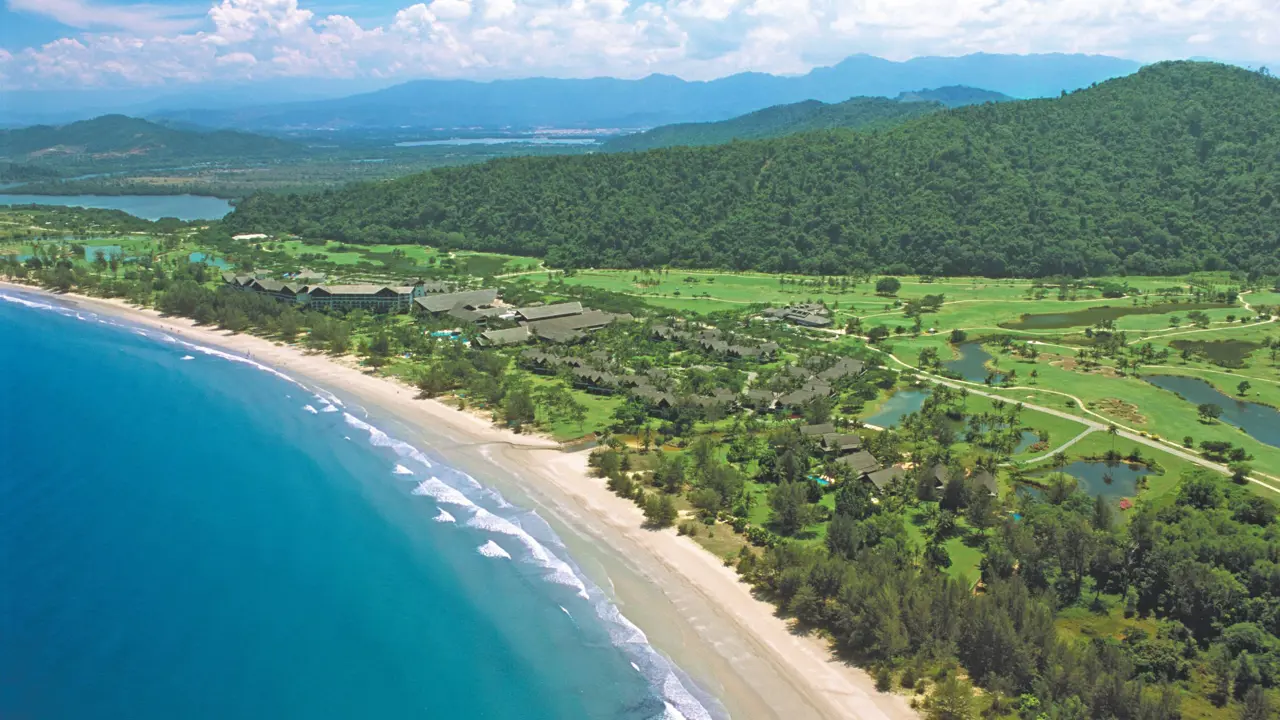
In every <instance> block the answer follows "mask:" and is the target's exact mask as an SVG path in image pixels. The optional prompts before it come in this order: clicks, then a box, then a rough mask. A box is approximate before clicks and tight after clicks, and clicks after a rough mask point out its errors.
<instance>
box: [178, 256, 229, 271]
mask: <svg viewBox="0 0 1280 720" xmlns="http://www.w3.org/2000/svg"><path fill="white" fill-rule="evenodd" d="M187 262H193V263H204V264H206V265H211V266H213V267H216V268H218V269H219V270H230V269H231V263H229V262H227V261H226V260H223V259H222V258H220V257H210V256H208V255H205V254H204V253H202V252H193V253H191V254H190V255H188V256H187Z"/></svg>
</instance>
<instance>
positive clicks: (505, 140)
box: [396, 137, 597, 147]
mask: <svg viewBox="0 0 1280 720" xmlns="http://www.w3.org/2000/svg"><path fill="white" fill-rule="evenodd" d="M514 143H522V144H525V145H595V144H597V141H596V139H595V138H547V137H529V138H512V137H496V138H449V139H448V140H407V141H404V142H398V143H396V147H431V146H435V145H510V144H514Z"/></svg>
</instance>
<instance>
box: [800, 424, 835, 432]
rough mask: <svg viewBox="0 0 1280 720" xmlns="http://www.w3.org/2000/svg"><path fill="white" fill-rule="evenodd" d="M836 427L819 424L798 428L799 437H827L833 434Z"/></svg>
mask: <svg viewBox="0 0 1280 720" xmlns="http://www.w3.org/2000/svg"><path fill="white" fill-rule="evenodd" d="M835 431H836V426H835V425H832V424H831V423H821V424H819V425H804V426H802V427H801V428H800V434H801V435H827V434H830V433H834V432H835Z"/></svg>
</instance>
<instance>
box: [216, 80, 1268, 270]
mask: <svg viewBox="0 0 1280 720" xmlns="http://www.w3.org/2000/svg"><path fill="white" fill-rule="evenodd" d="M1278 117H1280V80H1277V79H1274V78H1270V77H1266V76H1263V75H1260V74H1257V73H1253V72H1249V71H1246V70H1242V69H1239V68H1234V67H1228V66H1225V65H1218V64H1211V63H1187V62H1182V63H1163V64H1159V65H1153V66H1149V67H1146V68H1144V69H1143V70H1142V71H1141V72H1139V73H1137V74H1135V75H1131V76H1128V77H1124V78H1120V79H1117V80H1112V81H1109V82H1106V83H1102V84H1100V85H1098V86H1096V87H1094V88H1090V89H1087V90H1082V91H1078V92H1076V93H1072V94H1070V95H1066V96H1064V97H1061V98H1054V99H1050V100H1032V101H1022V102H1010V103H999V104H987V105H981V106H970V107H965V108H959V109H956V110H948V111H944V112H937V113H933V114H931V115H928V116H926V117H923V118H920V119H918V120H915V121H912V122H909V123H907V124H905V125H903V126H901V127H898V128H894V129H891V130H886V131H883V132H876V133H854V132H845V131H827V132H818V133H807V134H802V135H794V136H789V137H784V138H778V139H773V140H762V141H756V142H738V143H731V144H728V145H720V146H714V147H701V148H666V149H662V150H654V151H650V152H647V153H620V154H597V155H588V156H577V157H552V158H536V159H533V158H517V159H510V160H502V161H496V162H491V163H487V164H485V165H480V166H471V167H465V168H451V169H445V170H437V171H433V172H430V173H426V174H422V175H417V176H412V177H408V178H402V179H399V180H394V181H389V182H383V183H371V184H365V185H356V186H351V187H348V188H345V189H342V190H337V191H332V192H326V193H321V194H316V195H308V196H281V197H268V196H259V197H253V198H250V199H248V200H247V201H245V202H244V203H242V204H241V205H239V206H238V208H237V210H236V211H235V212H234V213H233V214H232V215H231V216H229V218H228V220H227V223H228V224H229V225H230V226H231V227H232V228H234V229H235V230H236V231H258V230H285V231H292V232H302V233H309V234H322V235H325V236H327V237H330V238H333V239H341V240H345V241H350V242H364V243H369V242H388V241H392V242H416V243H427V244H436V245H441V244H446V245H452V246H455V247H465V248H471V249H480V250H492V251H499V252H508V253H515V254H532V255H544V256H546V258H547V260H548V261H549V262H550V263H552V264H555V265H560V266H578V267H587V266H593V267H608V266H612V267H654V266H660V265H668V264H670V265H678V266H690V267H726V268H741V269H758V270H768V271H787V272H807V273H825V274H836V273H846V272H852V271H858V270H892V271H901V272H906V271H910V272H919V273H933V274H954V275H960V274H981V275H990V276H1004V275H1023V276H1045V275H1050V274H1056V273H1068V274H1073V275H1085V274H1088V275H1101V274H1110V273H1116V272H1124V271H1128V272H1133V273H1145V274H1170V273H1181V272H1186V271H1189V270H1194V269H1200V268H1203V269H1214V268H1239V269H1245V270H1249V271H1252V272H1266V271H1270V272H1277V271H1280V267H1278V266H1280V203H1277V202H1276V200H1277V198H1278V197H1280V123H1278V122H1276V118H1278Z"/></svg>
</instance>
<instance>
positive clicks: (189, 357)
mask: <svg viewBox="0 0 1280 720" xmlns="http://www.w3.org/2000/svg"><path fill="white" fill-rule="evenodd" d="M182 359H183V360H195V359H196V356H195V355H183V356H182Z"/></svg>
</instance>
